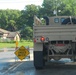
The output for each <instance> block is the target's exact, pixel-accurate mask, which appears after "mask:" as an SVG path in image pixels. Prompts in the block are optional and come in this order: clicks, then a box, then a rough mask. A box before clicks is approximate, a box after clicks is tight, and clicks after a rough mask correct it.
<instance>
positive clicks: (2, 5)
mask: <svg viewBox="0 0 76 75" xmlns="http://www.w3.org/2000/svg"><path fill="white" fill-rule="evenodd" d="M42 3H43V0H0V9H18V10H23V9H24V7H25V6H26V5H29V4H35V5H42Z"/></svg>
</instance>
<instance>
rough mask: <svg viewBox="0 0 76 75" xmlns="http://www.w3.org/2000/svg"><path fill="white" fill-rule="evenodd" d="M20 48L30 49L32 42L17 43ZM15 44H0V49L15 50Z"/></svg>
mask: <svg viewBox="0 0 76 75" xmlns="http://www.w3.org/2000/svg"><path fill="white" fill-rule="evenodd" d="M20 46H29V47H30V48H31V47H33V42H32V41H22V42H18V47H20ZM15 47H16V43H15V42H14V43H0V48H15Z"/></svg>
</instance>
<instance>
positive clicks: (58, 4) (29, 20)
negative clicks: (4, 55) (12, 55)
mask: <svg viewBox="0 0 76 75" xmlns="http://www.w3.org/2000/svg"><path fill="white" fill-rule="evenodd" d="M54 11H57V14H54ZM34 15H37V16H38V17H39V18H41V17H43V16H55V15H58V16H60V15H61V16H63V15H65V16H66V15H68V16H69V15H70V16H71V15H73V16H75V15H76V0H44V1H43V4H42V6H36V5H34V4H31V5H26V6H25V8H24V10H22V11H20V10H12V9H6V10H0V28H3V29H6V30H9V31H21V38H24V39H32V36H33V22H34V19H33V18H34ZM44 23H45V22H44V20H43V24H44Z"/></svg>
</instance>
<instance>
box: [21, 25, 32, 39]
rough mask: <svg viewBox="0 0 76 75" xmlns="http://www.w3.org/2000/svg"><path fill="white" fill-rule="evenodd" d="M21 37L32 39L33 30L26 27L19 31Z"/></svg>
mask: <svg viewBox="0 0 76 75" xmlns="http://www.w3.org/2000/svg"><path fill="white" fill-rule="evenodd" d="M21 37H23V38H24V39H26V40H27V39H32V37H33V30H32V28H31V27H29V26H27V27H24V28H23V29H22V30H21Z"/></svg>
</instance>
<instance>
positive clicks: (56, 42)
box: [33, 16, 76, 68]
mask: <svg viewBox="0 0 76 75" xmlns="http://www.w3.org/2000/svg"><path fill="white" fill-rule="evenodd" d="M43 18H44V20H45V22H46V23H45V25H43V24H42V22H41V20H40V19H39V18H38V17H37V16H34V26H33V38H34V66H35V68H43V67H44V65H45V62H48V61H50V60H51V59H54V60H59V59H61V58H70V59H71V60H74V61H75V60H76V18H75V17H74V16H53V17H47V16H44V17H43Z"/></svg>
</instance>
